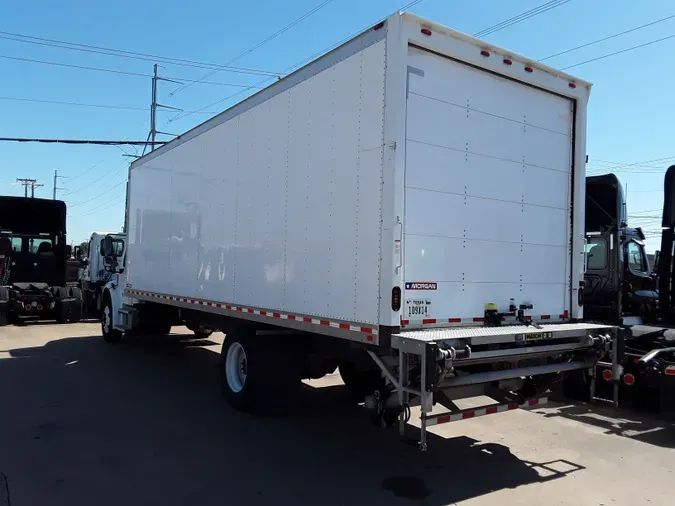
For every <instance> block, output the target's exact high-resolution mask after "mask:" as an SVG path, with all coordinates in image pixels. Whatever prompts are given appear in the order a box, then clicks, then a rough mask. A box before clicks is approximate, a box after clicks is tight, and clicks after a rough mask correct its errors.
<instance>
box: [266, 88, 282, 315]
mask: <svg viewBox="0 0 675 506" xmlns="http://www.w3.org/2000/svg"><path fill="white" fill-rule="evenodd" d="M272 105H273V102H272V101H269V102H268V103H267V107H268V114H269V115H270V117H271V116H272V115H273V114H274V112H273V108H272ZM273 171H274V168H273V166H272V133H271V131H270V130H268V134H267V172H268V174H272V173H273ZM266 179H267V193H266V195H271V194H272V192H271V191H270V190H272V186H271V184H270V178H269V177H267V178H266ZM275 181H276V179H275ZM275 193H276V192H275ZM270 200H271V199H265V251H264V253H263V255H264V256H263V263H265V262H267V259H268V258H270V232H269V231H270ZM274 291H275V290H274V289H271V290H270V291H269V295H268V297H270V298H272V297H274ZM268 301H269V299H268ZM268 305H269V307H278V305H277V304H274V303H272V304H270V303H269V302H268Z"/></svg>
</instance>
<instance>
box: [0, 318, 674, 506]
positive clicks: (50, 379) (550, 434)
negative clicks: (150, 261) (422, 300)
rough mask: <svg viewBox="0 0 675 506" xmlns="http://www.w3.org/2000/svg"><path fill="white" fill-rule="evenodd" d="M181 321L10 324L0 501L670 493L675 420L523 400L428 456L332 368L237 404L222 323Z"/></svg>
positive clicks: (567, 500)
mask: <svg viewBox="0 0 675 506" xmlns="http://www.w3.org/2000/svg"><path fill="white" fill-rule="evenodd" d="M185 332H186V331H185V330H183V329H179V333H178V334H176V335H173V336H171V337H169V338H165V339H153V340H143V341H138V340H130V341H127V342H121V343H118V344H115V345H110V344H106V343H104V342H103V340H102V339H101V338H100V337H99V327H98V325H97V324H95V323H81V324H74V325H51V324H36V325H27V326H24V327H3V328H0V506H6V505H7V504H10V501H11V505H12V506H38V505H39V506H43V505H44V506H47V505H58V506H60V505H64V506H65V505H67V506H90V505H96V506H106V505H111V506H112V505H115V506H117V505H125V506H130V505H149V504H161V505H163V506H169V505H184V504H185V505H190V506H197V505H227V506H237V505H249V504H250V505H259V504H260V505H267V504H270V505H272V504H274V505H293V506H302V505H312V506H318V505H348V506H354V505H379V504H383V505H398V504H403V505H410V504H423V505H427V506H441V505H449V504H462V505H491V504H500V505H504V504H508V505H512V504H513V505H537V506H540V505H542V504H546V505H574V506H585V505H615V506H622V505H626V506H628V505H630V506H636V505H644V504H650V505H672V504H674V503H675V486H674V485H673V483H675V472H674V471H675V458H674V457H675V429H674V428H673V426H672V425H669V424H668V423H666V422H663V421H659V420H656V419H652V418H649V417H647V416H646V415H638V414H636V413H631V412H625V411H619V412H617V411H614V410H613V409H610V408H607V407H604V406H598V405H590V406H589V405H574V404H554V405H551V406H548V407H544V408H541V409H538V410H536V411H530V412H526V411H521V410H516V411H512V412H507V413H501V414H498V415H492V416H486V417H481V418H476V419H472V420H466V421H462V422H457V423H450V424H447V425H443V426H439V427H437V428H436V430H435V431H434V433H433V434H432V435H431V436H430V438H429V451H428V452H427V453H420V452H419V451H418V450H417V449H416V448H415V446H414V445H412V444H409V443H407V442H404V441H401V440H400V439H399V437H398V433H397V431H396V430H383V429H379V428H376V427H375V426H373V425H370V424H369V423H368V421H367V419H366V416H365V414H364V412H363V409H362V408H360V407H359V406H356V405H354V404H353V403H352V402H351V401H350V399H349V397H348V396H347V394H346V391H345V389H344V387H343V386H342V384H341V382H340V380H339V376H337V375H331V376H328V377H326V378H324V379H322V380H317V381H311V382H307V383H306V386H305V388H304V389H303V394H302V403H301V406H300V407H299V409H298V410H297V412H294V413H293V414H291V415H289V416H286V417H281V418H260V417H255V416H250V415H245V414H241V413H239V412H237V411H234V410H233V409H231V408H230V407H229V406H228V405H227V404H226V403H225V402H224V401H223V400H222V398H221V395H220V385H219V382H218V363H219V356H218V352H219V349H220V344H221V343H222V338H223V336H222V334H218V335H214V336H213V337H212V338H211V339H208V340H203V341H190V340H185V339H182V338H181V335H180V333H185ZM279 365H280V366H282V364H279ZM414 435H415V431H414V428H413V427H411V430H410V436H414Z"/></svg>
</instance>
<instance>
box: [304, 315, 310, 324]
mask: <svg viewBox="0 0 675 506" xmlns="http://www.w3.org/2000/svg"><path fill="white" fill-rule="evenodd" d="M302 321H303V322H305V323H312V319H311V318H308V317H306V316H305V317H304V318H303V319H302Z"/></svg>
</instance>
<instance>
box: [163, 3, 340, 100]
mask: <svg viewBox="0 0 675 506" xmlns="http://www.w3.org/2000/svg"><path fill="white" fill-rule="evenodd" d="M333 1H334V0H324V1H323V2H321V3H320V4H319V5H317V6H315V7H314V8H312V9H310V10H309V11H307V12H305V13H304V14H303V15H302V16H300V17H299V18H296V19H295V20H293V21H291V22H290V23H288V24H287V25H286V26H284V27H283V28H281V29H280V30H277V31H276V32H274V33H273V34H272V35H270V36H269V37H267V38H266V39H264V40H262V41H260V42H258V43H257V44H256V45H254V46H252V47H250V48H249V49H247V50H246V51H244V52H243V53H241V54H239V55H237V56H235V57H234V58H232V59H230V60H228V61H227V62H225V65H226V66H227V65H231V64H232V63H234V62H236V61H239V60H241V59H242V58H244V57H245V56H247V55H249V54H251V53H252V52H253V51H255V50H257V49H260V48H261V47H262V46H264V45H265V44H267V43H268V42H271V41H272V40H274V39H276V38H277V37H279V36H280V35H283V34H284V33H286V32H287V31H288V30H290V29H291V28H293V27H294V26H295V25H297V24H299V23H301V22H303V21H304V20H305V19H307V18H308V17H310V16H311V15H312V14H314V13H316V12H318V11H320V10H321V9H323V8H324V7H326V6H327V5H328V4H330V3H332V2H333ZM217 72H219V71H218V70H211V71H209V72H207V73H206V74H204V75H203V76H202V77H200V78H199V79H198V80H197V81H196V82H200V81H201V80H202V79H207V78H209V77H211V76H212V75H214V74H216V73H217ZM193 84H195V83H190V84H183V85H181V86H179V87H178V88H177V89H175V90H174V91H172V92H171V93H169V96H170V97H171V96H173V95H175V94H176V93H180V92H181V91H185V90H187V89H188V88H190V87H191V86H192V85H193Z"/></svg>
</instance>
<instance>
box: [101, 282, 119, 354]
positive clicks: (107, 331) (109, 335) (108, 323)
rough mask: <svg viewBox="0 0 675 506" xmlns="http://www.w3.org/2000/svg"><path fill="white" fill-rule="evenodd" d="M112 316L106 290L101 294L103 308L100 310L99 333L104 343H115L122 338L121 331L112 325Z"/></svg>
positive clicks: (110, 303) (110, 302) (110, 301)
mask: <svg viewBox="0 0 675 506" xmlns="http://www.w3.org/2000/svg"><path fill="white" fill-rule="evenodd" d="M112 318H113V307H112V300H111V299H110V295H109V294H108V292H106V293H105V294H104V295H103V310H102V311H101V335H102V336H103V340H104V341H105V342H106V343H116V342H118V341H119V340H120V339H122V332H120V331H119V330H117V329H115V328H113V326H112Z"/></svg>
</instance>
